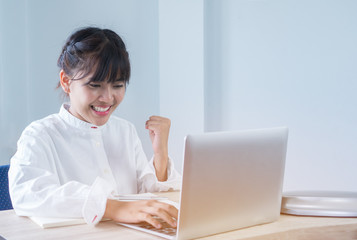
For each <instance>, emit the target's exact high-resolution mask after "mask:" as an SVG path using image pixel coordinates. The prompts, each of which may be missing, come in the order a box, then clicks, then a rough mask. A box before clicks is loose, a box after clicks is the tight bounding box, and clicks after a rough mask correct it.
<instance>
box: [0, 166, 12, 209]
mask: <svg viewBox="0 0 357 240" xmlns="http://www.w3.org/2000/svg"><path fill="white" fill-rule="evenodd" d="M9 167H10V165H2V166H0V211H1V210H8V209H12V208H13V207H12V204H11V199H10V194H9V180H8V175H7V174H8V172H9Z"/></svg>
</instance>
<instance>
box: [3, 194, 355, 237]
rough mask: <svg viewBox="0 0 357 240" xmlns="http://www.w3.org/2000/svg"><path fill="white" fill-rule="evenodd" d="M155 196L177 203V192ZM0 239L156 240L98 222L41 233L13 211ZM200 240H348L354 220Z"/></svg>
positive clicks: (295, 221)
mask: <svg viewBox="0 0 357 240" xmlns="http://www.w3.org/2000/svg"><path fill="white" fill-rule="evenodd" d="M159 195H162V196H167V197H169V198H170V199H171V200H173V201H178V199H179V192H166V193H160V194H159ZM0 236H2V237H4V238H5V239H7V240H16V239H26V240H29V239H30V240H35V239H36V240H37V239H88V240H91V239H93V240H94V239H160V238H158V237H156V236H153V235H150V234H146V233H143V232H140V231H136V230H132V229H129V228H125V227H122V226H119V225H117V224H116V223H114V222H112V221H107V222H101V223H99V224H98V225H97V226H95V227H91V226H88V225H86V224H82V225H75V226H67V227H57V228H49V229H42V228H41V227H39V226H38V225H36V224H35V223H33V222H32V221H31V220H30V219H28V218H27V217H19V216H17V215H16V214H15V212H14V211H13V210H7V211H0ZM201 239H245V240H283V239H289V240H315V239H316V240H317V239H322V240H330V239H336V240H337V239H338V240H342V239H343V240H348V239H357V218H326V217H298V216H290V215H284V214H282V215H281V216H280V219H279V220H278V221H276V222H273V223H268V224H263V225H259V226H254V227H250V228H245V229H240V230H235V231H231V232H227V233H222V234H217V235H213V236H209V237H204V238H201Z"/></svg>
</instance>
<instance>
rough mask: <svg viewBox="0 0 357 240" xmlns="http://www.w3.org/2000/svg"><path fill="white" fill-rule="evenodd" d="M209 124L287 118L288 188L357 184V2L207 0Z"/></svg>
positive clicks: (228, 126)
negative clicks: (288, 135)
mask: <svg viewBox="0 0 357 240" xmlns="http://www.w3.org/2000/svg"><path fill="white" fill-rule="evenodd" d="M205 3H206V12H205V13H206V18H205V20H206V22H205V23H206V28H205V30H206V35H205V36H206V38H205V39H206V46H205V54H206V58H205V59H206V65H205V73H206V81H207V85H206V94H207V95H206V98H205V99H206V104H205V106H206V119H205V120H206V130H207V131H212V130H237V129H245V128H261V127H273V126H280V125H286V126H288V127H289V128H290V139H289V147H288V157H287V166H286V178H285V186H284V188H285V190H296V189H302V190H304V189H307V190H310V189H311V190H313V189H321V190H354V191H357V174H356V170H357V161H356V157H357V147H356V146H357V145H356V142H357V125H356V123H357V111H356V109H357V95H356V92H357V67H356V63H357V44H356V43H357V32H356V26H357V14H356V12H357V2H356V1H351V0H343V1H332V0H330V1H324V0H314V1H301V0H300V1H283V0H270V1H265V0H258V1H234V0H231V1H228V0H227V1H216V0H207V1H206V2H205Z"/></svg>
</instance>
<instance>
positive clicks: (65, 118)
mask: <svg viewBox="0 0 357 240" xmlns="http://www.w3.org/2000/svg"><path fill="white" fill-rule="evenodd" d="M67 109H68V105H62V107H61V109H60V112H59V114H53V115H50V116H48V117H46V118H44V119H41V120H38V121H35V122H33V123H31V124H30V125H29V126H28V127H27V128H26V129H25V130H24V131H23V133H22V135H21V137H20V139H19V141H18V143H17V152H16V154H15V155H14V156H13V157H12V159H11V162H10V170H9V189H10V195H11V200H12V205H13V207H14V210H15V212H16V214H18V215H20V216H43V217H66V218H70V217H73V218H78V217H83V218H84V219H85V221H86V222H87V223H88V224H96V223H98V222H99V221H100V220H101V218H102V217H103V215H104V212H105V207H106V202H107V199H108V198H111V197H112V196H113V195H114V194H133V193H141V192H155V191H166V190H169V189H179V188H180V186H181V176H180V174H179V173H178V172H177V171H176V170H175V169H174V166H173V162H172V160H171V159H170V160H169V166H168V180H167V181H166V182H159V181H158V180H157V178H156V175H155V169H154V166H153V159H151V161H150V162H148V161H147V158H146V156H145V154H144V151H143V149H142V145H141V141H140V139H139V138H138V136H137V133H136V130H135V127H134V126H133V125H132V124H131V123H129V122H128V121H126V120H123V119H121V118H118V117H115V116H111V117H110V119H109V120H108V122H107V123H106V124H105V125H103V126H95V125H92V124H90V123H87V122H84V121H81V120H79V119H77V118H76V117H74V116H73V115H71V114H70V113H69V112H68V110H67Z"/></svg>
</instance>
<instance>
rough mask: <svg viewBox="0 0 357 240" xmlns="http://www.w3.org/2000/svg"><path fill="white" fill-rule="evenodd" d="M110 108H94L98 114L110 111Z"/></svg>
mask: <svg viewBox="0 0 357 240" xmlns="http://www.w3.org/2000/svg"><path fill="white" fill-rule="evenodd" d="M109 108H110V107H107V108H102V107H95V106H93V109H94V110H95V111H97V112H106V111H108V110H109Z"/></svg>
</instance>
